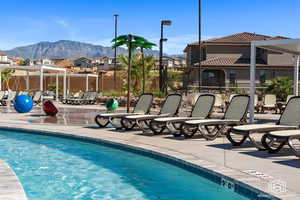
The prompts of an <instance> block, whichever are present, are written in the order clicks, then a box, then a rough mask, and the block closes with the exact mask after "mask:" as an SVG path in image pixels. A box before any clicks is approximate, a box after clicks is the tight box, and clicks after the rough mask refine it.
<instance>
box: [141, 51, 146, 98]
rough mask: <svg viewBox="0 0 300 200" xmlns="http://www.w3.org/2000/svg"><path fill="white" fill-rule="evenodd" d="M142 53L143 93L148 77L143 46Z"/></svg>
mask: <svg viewBox="0 0 300 200" xmlns="http://www.w3.org/2000/svg"><path fill="white" fill-rule="evenodd" d="M141 53H142V65H143V93H145V85H146V77H145V57H144V48H141Z"/></svg>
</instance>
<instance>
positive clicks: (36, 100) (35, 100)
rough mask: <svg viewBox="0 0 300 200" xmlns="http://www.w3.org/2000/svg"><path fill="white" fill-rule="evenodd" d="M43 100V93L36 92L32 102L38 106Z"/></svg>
mask: <svg viewBox="0 0 300 200" xmlns="http://www.w3.org/2000/svg"><path fill="white" fill-rule="evenodd" d="M41 99H42V91H36V92H35V93H34V96H33V97H32V101H33V103H34V104H35V105H38V104H39V103H41Z"/></svg>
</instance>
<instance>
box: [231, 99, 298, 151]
mask: <svg viewBox="0 0 300 200" xmlns="http://www.w3.org/2000/svg"><path fill="white" fill-rule="evenodd" d="M299 113H300V96H297V97H292V98H291V99H290V100H289V102H288V104H287V106H286V108H285V110H284V112H283V113H282V115H281V117H280V119H279V121H278V122H277V123H276V124H249V125H244V126H236V127H233V128H231V129H230V130H228V132H227V135H226V136H227V138H228V140H229V141H230V142H231V144H232V145H233V146H240V145H242V144H243V143H244V142H245V140H246V139H247V138H248V139H249V140H250V141H251V142H252V143H253V145H254V146H255V147H256V148H257V149H259V150H266V149H268V150H269V151H270V152H277V151H279V150H280V149H281V148H282V146H283V145H284V144H283V143H285V142H284V141H281V140H278V141H277V142H276V140H277V139H276V137H274V139H272V140H270V138H272V137H271V136H270V137H269V135H268V134H267V133H269V132H271V131H280V130H292V129H297V128H299V126H300V115H299ZM254 134H267V135H265V136H263V137H262V139H261V140H262V141H263V142H262V143H263V145H260V144H259V143H258V142H256V140H255V137H253V135H254ZM267 140H269V141H267ZM278 142H279V143H280V144H279V145H277V144H278ZM275 143H277V144H275Z"/></svg>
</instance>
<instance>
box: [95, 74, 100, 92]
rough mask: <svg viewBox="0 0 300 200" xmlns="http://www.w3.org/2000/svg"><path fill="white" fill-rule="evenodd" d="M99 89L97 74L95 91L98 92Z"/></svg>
mask: <svg viewBox="0 0 300 200" xmlns="http://www.w3.org/2000/svg"><path fill="white" fill-rule="evenodd" d="M98 89H99V76H98V75H97V77H96V92H98Z"/></svg>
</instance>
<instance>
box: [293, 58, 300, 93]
mask: <svg viewBox="0 0 300 200" xmlns="http://www.w3.org/2000/svg"><path fill="white" fill-rule="evenodd" d="M299 59H300V57H299V56H295V68H294V95H296V96H298V95H299Z"/></svg>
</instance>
